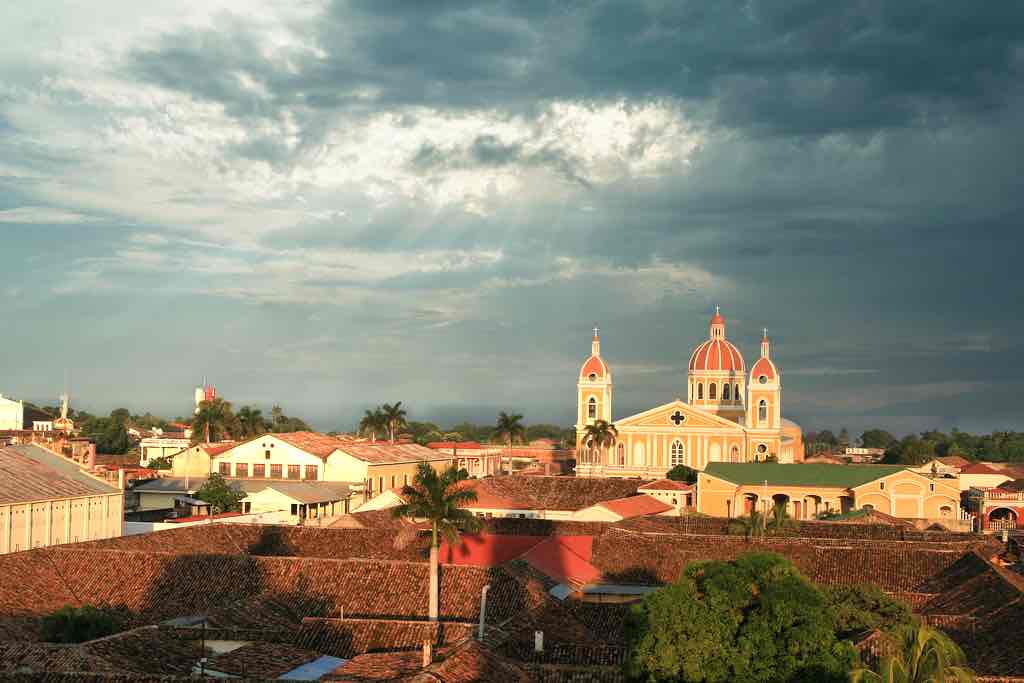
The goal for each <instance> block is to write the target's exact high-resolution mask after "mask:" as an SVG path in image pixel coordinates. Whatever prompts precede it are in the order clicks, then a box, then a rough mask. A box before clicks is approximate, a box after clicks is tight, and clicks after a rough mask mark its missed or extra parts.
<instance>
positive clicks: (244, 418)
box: [238, 406, 267, 436]
mask: <svg viewBox="0 0 1024 683" xmlns="http://www.w3.org/2000/svg"><path fill="white" fill-rule="evenodd" d="M238 421H239V423H240V424H241V426H242V436H259V435H260V434H265V433H266V431H267V421H266V420H264V419H263V411H262V410H260V409H259V408H252V407H250V406H242V407H241V408H239V409H238Z"/></svg>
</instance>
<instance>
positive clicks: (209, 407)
mask: <svg viewBox="0 0 1024 683" xmlns="http://www.w3.org/2000/svg"><path fill="white" fill-rule="evenodd" d="M241 431H242V427H241V423H240V422H239V420H238V417H237V416H236V415H235V414H234V413H233V412H232V410H231V403H230V402H229V401H225V400H224V399H222V398H220V397H217V398H215V399H213V400H212V401H201V402H200V403H199V412H197V413H196V414H195V417H193V418H192V443H213V442H217V441H223V440H224V439H227V438H230V437H235V436H238V435H240V434H241Z"/></svg>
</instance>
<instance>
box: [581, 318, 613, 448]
mask: <svg viewBox="0 0 1024 683" xmlns="http://www.w3.org/2000/svg"><path fill="white" fill-rule="evenodd" d="M597 420H607V421H608V422H611V421H612V371H611V368H609V367H608V364H607V363H605V362H604V359H603V358H602V357H601V336H600V330H599V329H598V327H597V325H596V324H595V325H594V337H593V339H591V342H590V357H589V358H587V360H586V361H584V363H583V366H582V367H581V368H580V374H579V379H578V381H577V383H576V441H577V448H578V447H579V446H580V441H581V440H582V438H583V431H584V430H585V429H586V428H587V425H589V424H593V423H594V422H595V421H597Z"/></svg>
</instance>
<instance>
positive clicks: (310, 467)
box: [306, 465, 317, 481]
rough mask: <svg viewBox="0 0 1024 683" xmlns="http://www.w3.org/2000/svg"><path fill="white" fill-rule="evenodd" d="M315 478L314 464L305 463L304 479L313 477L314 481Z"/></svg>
mask: <svg viewBox="0 0 1024 683" xmlns="http://www.w3.org/2000/svg"><path fill="white" fill-rule="evenodd" d="M316 478H317V473H316V465H306V479H313V480H314V481H315V480H316Z"/></svg>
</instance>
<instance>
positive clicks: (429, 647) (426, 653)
mask: <svg viewBox="0 0 1024 683" xmlns="http://www.w3.org/2000/svg"><path fill="white" fill-rule="evenodd" d="M433 662H434V644H433V643H432V642H430V641H429V640H424V641H423V668H424V669H425V668H427V667H428V666H430V665H431V664H433Z"/></svg>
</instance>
